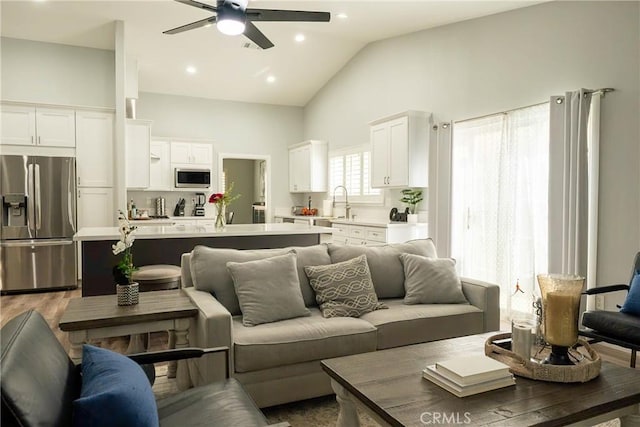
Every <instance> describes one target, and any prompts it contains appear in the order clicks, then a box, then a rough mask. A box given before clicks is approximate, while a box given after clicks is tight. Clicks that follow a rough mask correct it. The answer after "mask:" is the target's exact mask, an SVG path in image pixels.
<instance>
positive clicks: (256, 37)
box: [244, 21, 273, 49]
mask: <svg viewBox="0 0 640 427" xmlns="http://www.w3.org/2000/svg"><path fill="white" fill-rule="evenodd" d="M244 35H245V36H247V38H248V39H249V40H251V41H252V42H254V43H255V44H257V45H258V46H260V47H261V48H262V49H269V48H270V47H273V43H271V40H269V39H268V38H267V36H265V35H264V34H262V31H260V30H259V29H258V27H256V26H255V25H253V24H252V23H251V21H247V22H246V24H245V29H244Z"/></svg>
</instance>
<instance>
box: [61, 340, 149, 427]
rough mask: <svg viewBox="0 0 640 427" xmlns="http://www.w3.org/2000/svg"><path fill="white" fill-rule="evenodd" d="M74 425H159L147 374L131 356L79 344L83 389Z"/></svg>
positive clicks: (75, 409) (97, 426) (136, 426)
mask: <svg viewBox="0 0 640 427" xmlns="http://www.w3.org/2000/svg"><path fill="white" fill-rule="evenodd" d="M73 425H74V426H76V427H79V426H92V427H100V426H105V427H107V426H116V425H117V426H123V427H126V426H132V427H145V426H158V425H159V421H158V408H157V406H156V400H155V397H154V395H153V391H151V384H150V383H149V379H148V378H147V376H146V374H145V373H144V371H143V370H142V368H141V367H140V365H138V364H137V363H136V362H134V361H133V360H131V359H129V358H128V357H126V356H124V355H122V354H119V353H116V352H113V351H111V350H106V349H103V348H98V347H93V346H90V345H84V346H83V348H82V392H81V394H80V398H78V399H76V400H75V401H74V402H73Z"/></svg>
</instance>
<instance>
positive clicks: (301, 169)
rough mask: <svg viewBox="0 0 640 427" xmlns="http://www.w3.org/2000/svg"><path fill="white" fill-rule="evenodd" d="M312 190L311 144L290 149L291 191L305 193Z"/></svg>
mask: <svg viewBox="0 0 640 427" xmlns="http://www.w3.org/2000/svg"><path fill="white" fill-rule="evenodd" d="M310 190H311V146H310V145H307V146H304V147H299V148H294V149H291V150H289V191H291V192H297V193H305V192H309V191H310Z"/></svg>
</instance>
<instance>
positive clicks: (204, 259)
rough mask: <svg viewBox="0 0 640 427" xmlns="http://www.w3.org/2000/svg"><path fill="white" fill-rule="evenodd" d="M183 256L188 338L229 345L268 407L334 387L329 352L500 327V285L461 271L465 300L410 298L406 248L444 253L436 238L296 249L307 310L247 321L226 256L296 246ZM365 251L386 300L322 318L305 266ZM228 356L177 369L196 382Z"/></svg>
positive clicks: (244, 257)
mask: <svg viewBox="0 0 640 427" xmlns="http://www.w3.org/2000/svg"><path fill="white" fill-rule="evenodd" d="M194 251H195V252H197V254H194V252H192V253H189V254H184V255H183V257H182V284H183V287H184V288H185V291H186V292H187V294H188V295H189V297H190V298H191V300H192V301H193V302H194V304H196V305H197V306H198V309H199V314H198V317H197V319H195V320H194V321H193V324H192V325H191V329H190V334H189V341H190V345H192V346H198V347H217V346H228V347H229V348H230V349H231V351H230V352H229V360H228V363H229V366H230V372H231V376H233V377H235V378H236V379H237V380H238V381H240V382H241V383H242V384H243V386H244V387H245V389H246V390H247V391H248V392H249V394H250V395H251V396H252V397H253V399H254V400H255V401H256V403H257V404H258V406H260V407H267V406H272V405H277V404H282V403H287V402H293V401H297V400H302V399H308V398H312V397H317V396H323V395H328V394H331V393H332V390H331V387H330V381H329V377H328V376H327V375H326V374H325V373H324V372H323V371H322V369H321V368H320V361H321V360H322V359H327V358H332V357H338V356H345V355H350V354H356V353H362V352H368V351H376V350H382V349H387V348H392V347H398V346H405V345H411V344H417V343H422V342H428V341H434V340H440V339H445V338H451V337H457V336H463V335H471V334H477V333H482V332H488V331H493V330H497V329H499V323H500V320H499V317H500V316H499V288H498V286H497V285H493V284H489V283H485V282H480V281H477V280H471V279H465V278H462V279H461V280H460V281H461V282H462V292H463V293H464V296H465V298H466V299H467V301H468V303H460V304H417V305H406V304H404V303H403V297H404V294H405V289H404V271H403V265H402V263H401V261H400V257H399V255H400V254H401V253H410V254H416V255H422V256H425V257H432V258H435V257H437V255H436V251H435V247H434V245H433V242H432V241H431V240H430V239H424V240H414V241H410V242H407V243H402V244H391V245H381V246H349V245H338V244H328V245H326V244H323V245H315V246H309V247H299V248H294V251H295V254H296V261H297V269H298V276H299V281H300V287H301V291H302V296H303V299H304V302H305V305H306V307H307V308H308V309H309V311H310V312H311V315H310V316H305V317H297V318H293V319H286V320H280V321H276V322H272V323H264V324H261V325H258V326H252V327H247V326H244V325H243V323H242V314H241V312H240V307H239V305H238V301H237V297H236V295H235V290H234V285H233V281H232V279H231V277H230V276H229V273H228V271H226V263H227V262H229V261H234V262H244V261H252V260H257V259H264V258H268V257H272V256H276V255H280V254H284V253H287V252H290V251H291V248H287V249H262V250H251V251H239V250H234V249H211V248H203V247H199V248H196V249H194ZM361 254H365V255H366V257H367V263H368V266H369V269H370V273H371V279H372V282H373V286H374V288H375V292H376V294H377V296H378V298H379V300H380V302H382V303H384V304H385V305H386V306H387V307H388V309H383V310H376V311H373V312H370V313H367V314H364V315H363V316H361V317H360V318H352V317H334V318H324V317H323V316H322V313H321V311H320V309H319V308H318V306H317V303H316V301H315V294H314V292H313V289H312V287H311V286H310V284H309V280H308V278H307V276H306V274H305V272H304V266H309V265H325V264H334V263H337V262H341V261H345V260H348V259H351V258H355V257H357V256H359V255H361ZM222 357H223V355H211V356H205V357H203V358H201V359H198V360H195V361H190V362H189V363H188V364H187V365H186V366H187V368H186V369H181V370H180V371H179V372H178V375H180V376H183V379H185V378H184V376H187V375H188V381H189V382H190V383H191V384H192V385H196V386H197V385H202V384H206V383H210V382H213V381H216V380H219V379H222V378H224V376H225V361H224V359H223V358H222Z"/></svg>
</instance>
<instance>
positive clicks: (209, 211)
mask: <svg viewBox="0 0 640 427" xmlns="http://www.w3.org/2000/svg"><path fill="white" fill-rule="evenodd" d="M204 194H205V197H206V198H207V203H205V217H214V216H215V211H216V209H215V206H214V205H213V204H211V203H208V198H209V194H211V193H210V192H205V193H204ZM158 197H164V199H165V214H166V215H167V216H173V210H174V209H175V207H176V204H177V203H178V200H180V199H181V198H183V199H184V200H185V202H186V204H185V208H184V215H185V216H193V209H194V207H195V201H196V191H194V192H193V193H189V192H182V191H181V192H174V191H128V192H127V203H128V202H130V201H131V200H133V202H134V203H135V205H136V209H138V211H139V210H140V209H147V210H148V212H149V215H156V199H157V198H158Z"/></svg>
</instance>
